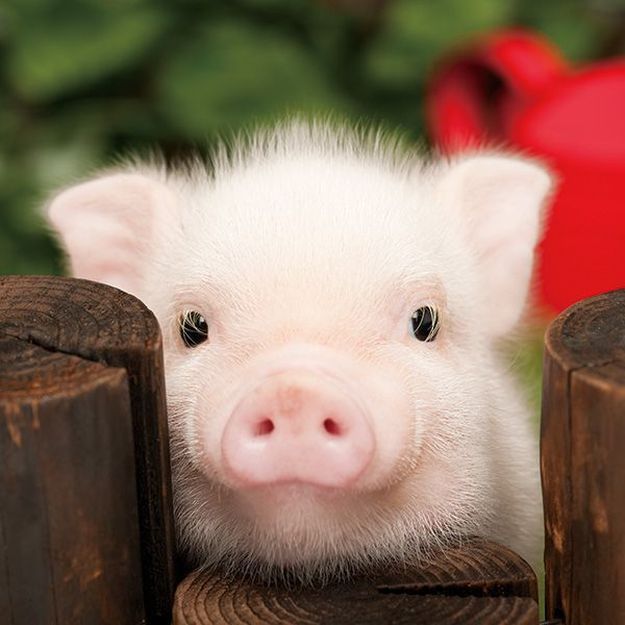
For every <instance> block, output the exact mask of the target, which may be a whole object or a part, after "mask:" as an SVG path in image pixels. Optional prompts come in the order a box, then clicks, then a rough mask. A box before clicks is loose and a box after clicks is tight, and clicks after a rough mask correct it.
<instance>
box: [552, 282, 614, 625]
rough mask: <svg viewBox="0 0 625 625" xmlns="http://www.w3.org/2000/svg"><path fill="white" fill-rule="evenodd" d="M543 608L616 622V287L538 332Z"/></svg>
mask: <svg viewBox="0 0 625 625" xmlns="http://www.w3.org/2000/svg"><path fill="white" fill-rule="evenodd" d="M544 364H545V368H544V392H543V415H542V434H541V464H542V479H543V496H544V506H545V528H546V539H545V566H546V580H545V581H546V609H547V617H548V618H553V619H555V618H559V619H562V620H563V621H564V622H565V623H566V625H593V624H597V625H599V624H601V625H608V624H609V625H620V624H624V623H625V290H622V291H614V292H612V293H607V294H605V295H600V296H597V297H593V298H590V299H587V300H584V301H582V302H580V303H579V304H576V305H574V306H572V307H571V308H569V309H568V310H566V311H565V312H564V313H562V314H561V315H560V316H559V317H558V318H557V319H556V320H555V321H554V322H553V323H552V324H551V326H550V327H549V329H548V331H547V335H546V340H545V363H544Z"/></svg>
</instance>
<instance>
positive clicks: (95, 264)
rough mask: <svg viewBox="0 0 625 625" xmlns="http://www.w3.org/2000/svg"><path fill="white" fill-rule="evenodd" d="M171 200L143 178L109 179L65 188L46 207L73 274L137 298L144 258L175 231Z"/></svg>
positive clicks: (152, 180) (161, 185) (154, 181)
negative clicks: (164, 237) (173, 229)
mask: <svg viewBox="0 0 625 625" xmlns="http://www.w3.org/2000/svg"><path fill="white" fill-rule="evenodd" d="M174 209H175V198H174V195H173V193H172V191H171V190H170V189H169V187H167V186H166V185H165V184H164V183H163V182H161V181H160V180H158V179H156V178H151V177H149V176H147V175H143V174H134V173H131V174H126V173H119V174H112V175H109V176H104V177H102V178H96V179H95V180H90V181H88V182H84V183H82V184H79V185H76V186H74V187H70V188H68V189H65V190H64V191H62V192H61V193H59V194H58V195H57V196H56V197H54V198H53V199H52V201H51V202H50V204H49V206H48V210H47V213H48V219H49V221H50V223H51V224H52V226H53V228H54V229H55V230H56V231H57V233H58V234H59V235H60V238H61V241H62V243H63V246H64V248H65V250H66V251H67V255H68V257H69V263H70V269H71V272H72V275H74V276H76V277H78V278H88V279H90V280H95V281H97V282H105V283H106V284H110V285H112V286H115V287H117V288H119V289H122V290H123V291H127V292H129V293H132V294H133V295H136V296H138V297H142V290H143V285H144V278H145V272H146V268H147V263H148V261H149V258H150V257H152V258H154V255H155V253H156V249H155V248H156V246H157V245H158V242H159V239H160V238H161V237H163V236H165V235H167V233H168V230H169V231H170V233H171V228H172V227H175V223H174V222H175V219H174V213H175V210H174Z"/></svg>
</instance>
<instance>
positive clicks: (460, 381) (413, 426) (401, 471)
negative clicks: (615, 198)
mask: <svg viewBox="0 0 625 625" xmlns="http://www.w3.org/2000/svg"><path fill="white" fill-rule="evenodd" d="M548 187H549V178H548V176H547V175H546V173H545V172H544V171H543V170H542V169H541V168H540V167H538V166H537V165H535V164H533V163H531V162H527V161H524V160H519V159H516V158H511V157H507V156H501V155H498V154H496V153H494V154H483V155H473V156H467V157H464V158H461V159H458V160H456V161H453V162H434V163H430V164H424V163H423V162H422V161H420V160H419V159H418V158H417V157H416V156H411V155H410V154H408V155H406V154H403V153H402V154H399V153H398V151H397V150H396V149H394V148H392V147H388V146H385V145H384V142H383V141H380V140H379V138H375V137H374V138H373V139H371V138H370V139H362V138H358V137H356V136H353V135H352V134H350V133H349V132H346V131H343V132H339V133H334V132H332V131H331V130H329V129H328V128H326V127H308V126H305V125H301V124H292V125H290V126H287V127H284V128H281V129H278V130H277V131H275V132H274V133H269V134H266V135H260V136H256V137H255V138H254V139H253V140H252V141H251V142H249V144H248V145H247V147H241V148H239V149H238V150H235V151H234V155H231V156H230V157H229V158H226V157H225V156H223V155H221V156H218V157H217V158H216V165H215V171H214V172H213V173H209V172H208V171H207V169H206V168H205V167H204V166H202V165H195V166H193V167H191V168H190V169H189V170H188V171H184V172H170V173H167V172H165V170H164V169H159V168H154V167H146V168H142V167H130V168H128V169H127V170H122V171H117V172H112V173H110V174H107V175H103V176H101V177H99V178H96V179H94V180H91V181H88V182H85V183H83V184H80V185H77V186H75V187H72V188H70V189H67V190H65V191H63V192H62V193H60V194H59V195H58V196H57V197H56V198H55V199H54V200H53V201H52V203H51V205H50V208H49V216H50V220H51V222H52V224H53V225H54V227H55V228H56V229H57V230H58V232H59V233H60V235H61V238H62V241H63V243H64V245H65V247H66V249H67V251H68V254H69V259H70V264H71V269H72V272H73V274H74V275H76V276H79V277H85V278H90V279H93V280H98V281H102V282H106V283H109V284H112V285H114V286H117V287H119V288H121V289H123V290H126V291H129V292H131V293H134V294H135V295H137V296H138V297H139V298H141V299H142V300H144V301H145V302H146V303H147V304H148V305H149V306H150V307H151V308H152V310H153V311H154V312H155V314H156V316H157V317H158V319H159V322H160V324H161V328H162V332H163V337H164V345H165V359H166V374H167V393H168V404H169V415H170V429H171V437H172V461H173V468H174V490H175V506H176V517H177V527H178V532H179V537H180V545H181V547H182V548H183V549H184V550H185V551H186V552H187V553H188V554H189V555H190V556H191V557H193V558H194V559H195V560H197V561H200V562H204V563H217V562H220V563H227V564H229V565H231V566H236V567H239V568H243V569H247V570H252V569H253V570H255V571H256V572H269V571H273V572H275V571H277V570H280V571H285V570H288V571H296V572H297V573H299V574H301V575H304V576H310V575H317V574H322V573H324V572H328V571H332V572H342V571H348V570H350V569H352V568H354V567H356V566H362V565H364V564H367V563H371V562H380V561H385V560H389V559H392V558H397V557H406V556H409V555H413V554H415V553H418V552H419V551H421V550H422V549H423V548H425V547H427V546H429V545H432V544H433V543H437V544H440V543H441V542H444V541H446V540H448V539H450V538H455V537H458V536H461V535H466V534H468V533H474V532H475V533H481V534H483V533H485V532H486V533H487V532H488V528H498V527H501V525H502V520H501V519H500V518H497V517H498V515H500V511H499V510H500V507H501V506H500V502H498V501H497V497H498V495H497V487H496V482H497V481H498V480H499V479H502V480H504V481H505V476H501V475H498V474H497V472H498V471H499V472H501V471H506V470H507V469H505V468H504V469H502V467H505V466H507V465H506V463H505V461H503V464H502V462H501V461H495V460H494V459H493V456H494V455H497V454H499V455H500V454H501V453H506V454H508V453H509V454H510V455H511V457H514V456H515V453H516V451H515V449H516V448H515V444H516V443H515V442H514V441H506V442H505V444H503V446H502V448H501V449H502V450H506V451H505V452H504V451H501V452H499V451H498V450H497V446H498V445H499V440H498V439H497V436H498V435H497V434H496V432H497V431H498V429H497V427H498V426H497V421H498V420H500V419H503V418H504V417H502V412H503V410H505V408H506V407H505V405H504V406H502V403H501V401H500V396H501V395H502V393H503V391H502V388H503V387H505V386H506V384H507V381H506V380H505V376H506V374H505V373H503V369H502V368H501V367H500V366H498V365H497V364H496V359H495V356H494V349H493V346H494V344H495V343H496V342H497V340H498V339H499V338H500V337H501V336H503V335H505V334H506V333H507V332H508V331H509V330H510V329H511V328H512V327H513V326H514V325H515V323H516V322H517V320H518V319H519V316H520V315H521V313H522V310H523V307H524V302H525V298H526V293H527V290H528V283H529V280H530V274H531V265H532V255H533V249H534V246H535V244H536V241H537V236H538V232H539V208H540V205H541V203H542V201H543V198H544V196H545V194H546V192H547V190H548ZM519 428H521V426H520V425H514V424H512V425H510V426H509V428H508V429H509V430H510V431H509V437H510V438H512V439H513V438H514V437H515V436H517V435H518V436H519V437H522V436H523V434H521V433H519V432H521V430H519ZM517 455H518V454H517ZM493 531H494V530H493Z"/></svg>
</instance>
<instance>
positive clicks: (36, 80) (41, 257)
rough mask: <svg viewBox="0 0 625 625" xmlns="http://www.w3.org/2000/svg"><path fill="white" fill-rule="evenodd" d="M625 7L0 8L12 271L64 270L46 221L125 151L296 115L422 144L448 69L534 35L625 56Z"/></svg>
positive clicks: (576, 57)
mask: <svg viewBox="0 0 625 625" xmlns="http://www.w3.org/2000/svg"><path fill="white" fill-rule="evenodd" d="M624 18H625V0H549V1H548V2H545V1H541V0H469V1H467V0H437V1H426V0H221V1H219V0H195V1H194V0H178V1H177V2H172V1H171V0H160V1H159V0H149V1H148V0H144V1H142V0H80V1H77V0H14V1H13V3H12V4H6V3H0V55H1V57H0V273H58V272H60V271H61V265H60V257H59V254H58V252H57V250H56V248H55V246H54V244H53V242H52V240H51V239H50V237H49V236H48V234H47V233H46V231H45V229H44V227H43V224H42V221H41V219H40V217H39V215H38V212H37V208H38V207H39V206H40V205H41V203H42V201H43V199H44V198H45V197H46V195H47V194H48V193H49V192H50V191H51V190H52V189H54V188H56V187H58V186H59V185H64V184H68V183H69V182H72V181H75V180H76V179H79V178H81V177H82V176H85V175H87V174H89V173H90V172H91V171H93V170H94V169H96V168H97V167H99V166H102V165H104V164H110V163H111V162H112V160H113V159H114V157H115V156H116V155H119V154H124V153H127V152H128V151H130V150H132V151H133V152H139V153H141V152H142V151H144V150H149V149H150V148H154V147H155V146H159V147H160V148H161V149H162V150H163V151H164V152H165V154H166V156H167V157H168V158H176V157H177V156H179V155H182V154H184V153H186V152H188V151H189V150H192V149H199V150H200V151H202V152H206V150H207V149H209V148H210V144H211V141H213V140H214V139H215V137H216V136H217V135H218V134H226V135H227V134H229V133H231V132H232V131H236V130H237V129H238V128H240V127H241V126H243V125H249V124H250V123H255V122H262V121H266V120H270V119H273V118H277V117H280V116H281V115H283V114H284V113H286V112H295V111H297V112H302V111H303V112H306V113H323V112H334V113H339V114H341V115H344V116H347V117H348V118H351V119H354V120H364V121H374V122H379V123H383V124H384V125H386V126H388V127H390V128H399V129H400V131H403V132H405V133H407V134H408V135H409V136H410V137H411V138H414V139H415V140H417V139H419V138H420V137H423V136H424V131H425V129H424V120H423V100H424V97H423V96H424V85H425V82H426V79H427V77H428V75H429V73H430V72H431V70H432V67H433V66H434V64H435V62H436V60H437V59H439V58H440V57H441V56H442V55H443V54H445V53H446V52H448V51H449V50H450V49H451V50H453V49H454V48H455V47H456V46H458V45H459V44H462V42H463V41H466V40H467V39H468V38H470V37H472V36H474V35H475V34H476V33H479V32H482V31H487V30H490V29H494V28H498V27H503V26H507V25H522V26H526V27H530V28H533V29H536V30H538V31H540V32H542V33H544V34H545V35H546V36H547V37H549V38H550V39H551V40H552V41H553V42H554V43H555V44H556V45H557V46H559V47H560V48H561V49H562V51H563V52H564V54H565V56H567V57H569V58H570V59H571V60H573V61H578V62H581V61H587V60H592V59H596V58H601V57H605V56H610V55H614V54H618V53H619V52H621V53H623V52H624V51H625V25H624Z"/></svg>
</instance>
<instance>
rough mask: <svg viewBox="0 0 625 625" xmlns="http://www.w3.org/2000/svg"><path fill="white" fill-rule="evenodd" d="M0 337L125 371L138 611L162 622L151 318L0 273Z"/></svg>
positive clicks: (156, 355)
mask: <svg viewBox="0 0 625 625" xmlns="http://www.w3.org/2000/svg"><path fill="white" fill-rule="evenodd" d="M0 337H5V338H7V337H8V338H13V339H17V340H20V341H22V342H27V343H29V344H32V345H35V346H39V347H40V348H42V349H43V350H46V351H48V352H51V353H53V354H55V353H61V354H67V355H73V356H78V357H80V358H82V359H85V360H89V361H94V362H98V363H102V364H104V365H107V366H108V367H113V368H119V369H121V370H123V371H125V372H126V376H127V384H128V389H129V395H130V409H131V413H132V422H133V439H134V453H135V458H136V488H137V493H138V498H139V510H140V518H139V523H140V539H141V557H142V561H143V584H144V596H145V605H146V617H147V622H148V623H149V625H160V624H161V623H162V624H164V623H169V621H170V619H171V605H172V598H173V591H174V587H175V577H174V548H175V545H174V527H173V516H172V497H171V479H170V466H169V451H168V429H167V417H166V405H165V385H164V376H163V361H162V346H161V336H160V331H159V328H158V323H157V321H156V319H155V318H154V316H153V315H152V313H151V312H150V311H149V310H148V309H147V308H146V307H145V306H144V305H143V304H142V303H141V302H140V301H139V300H137V299H136V298H134V297H132V296H130V295H128V294H126V293H123V292H121V291H118V290H117V289H114V288H112V287H108V286H105V285H102V284H96V283H93V282H89V281H86V280H76V279H71V278H59V277H12V276H6V277H0ZM31 391H33V392H34V389H32V388H31Z"/></svg>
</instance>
